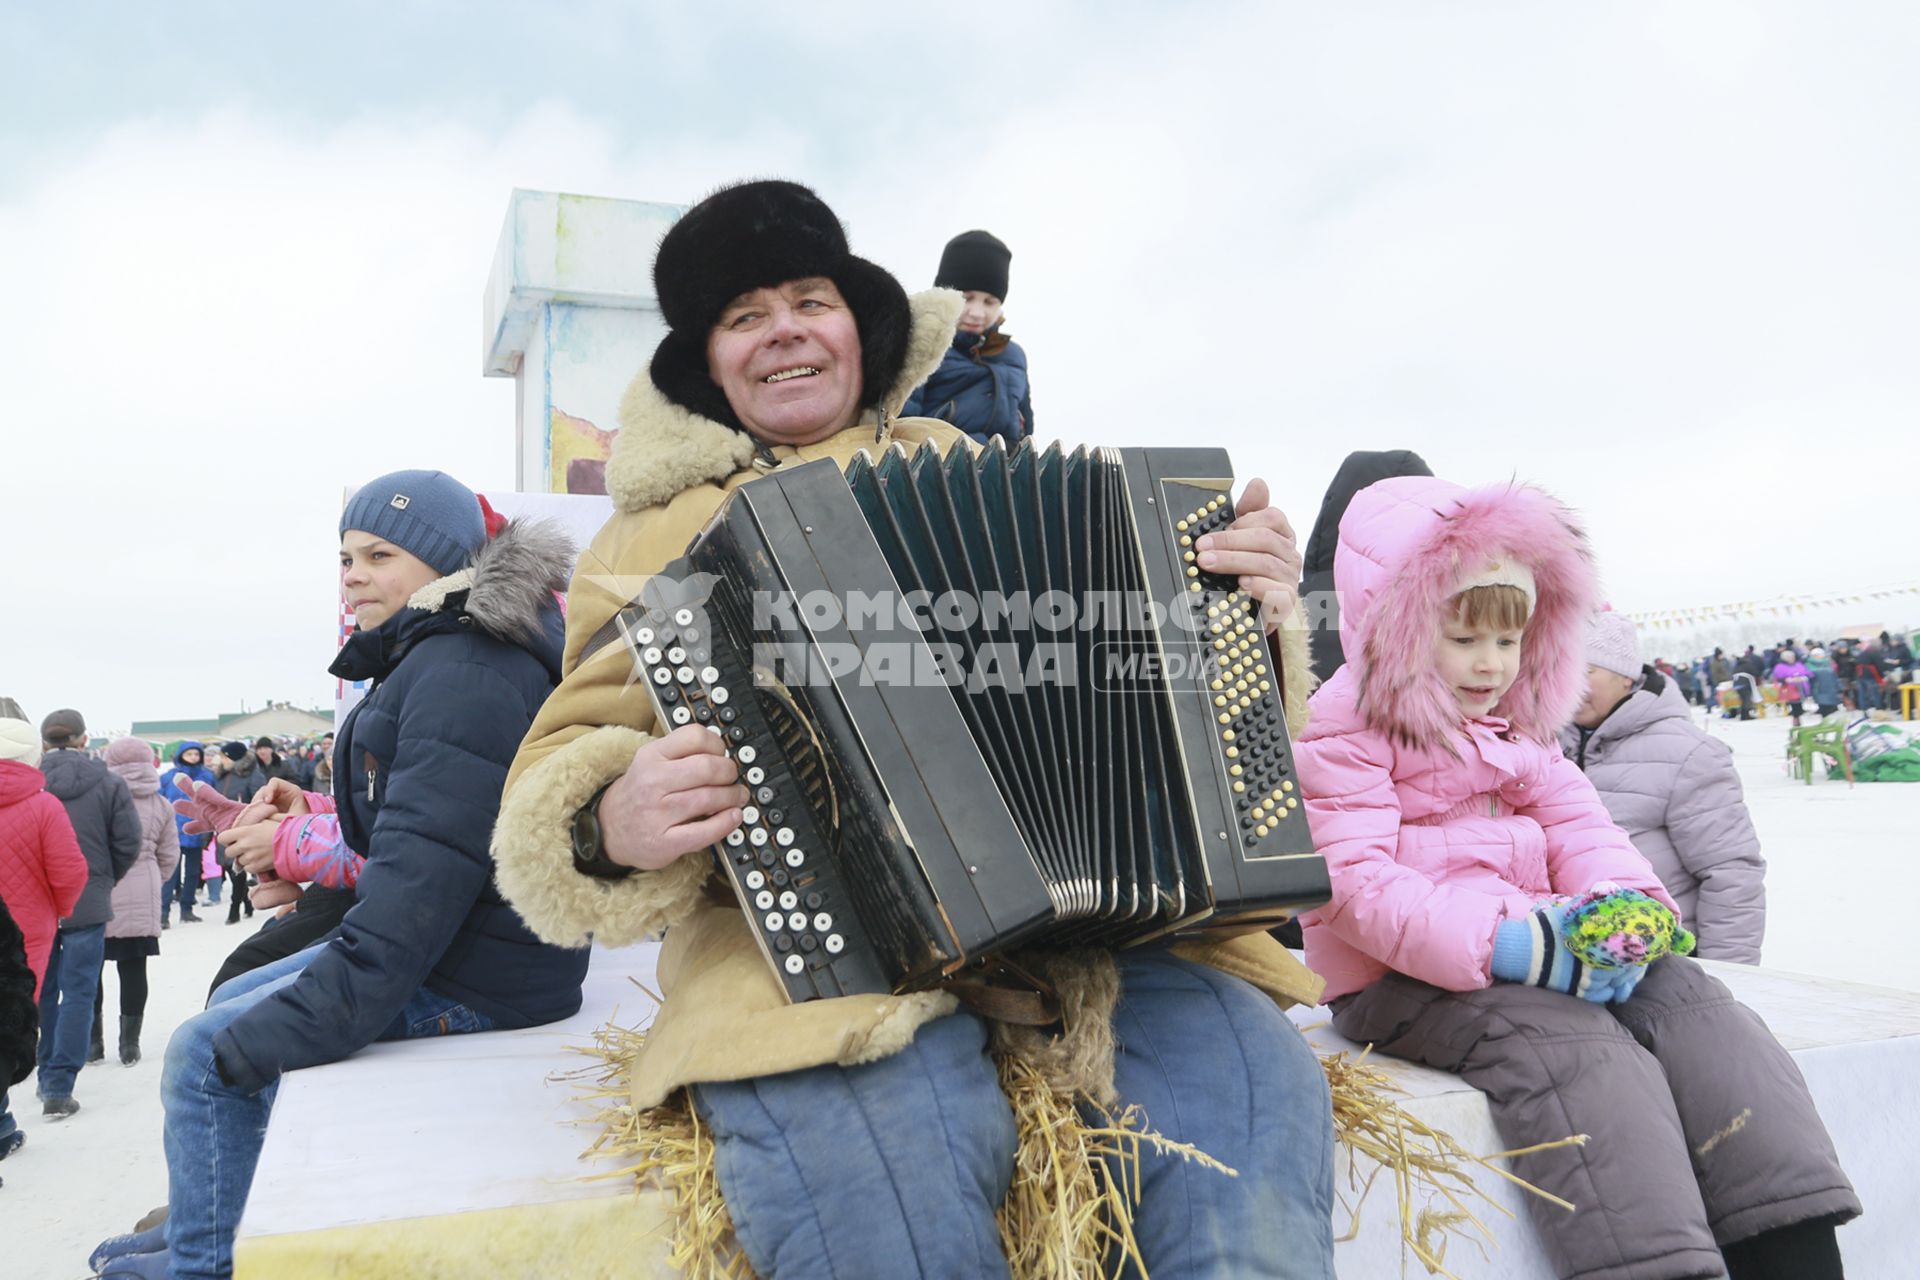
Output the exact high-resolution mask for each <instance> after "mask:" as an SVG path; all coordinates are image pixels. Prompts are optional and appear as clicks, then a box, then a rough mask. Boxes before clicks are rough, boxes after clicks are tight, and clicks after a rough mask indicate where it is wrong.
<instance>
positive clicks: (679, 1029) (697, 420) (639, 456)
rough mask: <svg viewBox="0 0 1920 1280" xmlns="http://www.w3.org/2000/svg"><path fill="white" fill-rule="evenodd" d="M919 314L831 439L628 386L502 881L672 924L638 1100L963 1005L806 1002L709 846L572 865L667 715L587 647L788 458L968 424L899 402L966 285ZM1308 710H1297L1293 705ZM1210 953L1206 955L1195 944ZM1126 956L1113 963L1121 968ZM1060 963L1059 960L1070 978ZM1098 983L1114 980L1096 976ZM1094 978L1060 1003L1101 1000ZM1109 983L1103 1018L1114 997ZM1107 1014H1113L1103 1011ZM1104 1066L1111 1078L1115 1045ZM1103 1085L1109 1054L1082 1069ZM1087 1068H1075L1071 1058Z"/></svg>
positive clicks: (818, 1056) (945, 1000)
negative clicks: (900, 353)
mask: <svg viewBox="0 0 1920 1280" xmlns="http://www.w3.org/2000/svg"><path fill="white" fill-rule="evenodd" d="M912 309H913V330H912V338H911V340H910V343H909V349H908V354H907V360H906V363H905V366H904V368H903V369H902V372H901V377H900V379H899V381H898V383H897V384H896V385H895V386H894V387H893V388H891V389H890V391H889V393H888V394H887V395H885V396H884V397H882V400H881V404H880V413H879V414H878V416H876V415H874V414H871V413H870V414H868V415H866V416H864V417H863V418H862V419H861V420H860V421H859V422H858V423H856V424H855V425H854V426H852V427H849V428H848V429H846V430H845V431H842V432H839V433H838V434H836V435H833V436H829V437H828V438H827V439H825V440H822V441H820V442H818V443H815V444H810V445H803V446H800V447H798V448H795V447H792V446H787V445H779V446H775V447H773V449H772V450H771V454H772V458H771V465H765V464H764V463H762V464H757V463H756V462H755V461H754V457H753V453H754V450H753V445H752V442H751V441H750V440H749V439H748V438H747V437H746V436H745V435H743V434H741V433H739V432H737V431H733V430H731V429H729V428H727V427H725V426H722V425H721V424H720V423H717V422H714V421H712V420H710V419H706V418H702V417H698V416H695V415H694V414H692V413H689V412H688V411H687V410H685V409H683V408H681V407H680V406H678V405H676V404H674V403H672V402H670V401H668V400H667V399H666V398H665V397H664V396H662V395H661V394H660V392H659V391H658V390H657V389H656V388H655V387H654V385H653V383H652V381H651V379H650V378H649V377H648V376H647V375H646V374H645V373H644V372H643V373H642V374H641V375H640V376H639V377H638V378H636V379H635V380H634V383H633V385H632V386H631V387H630V388H629V389H628V391H627V394H626V397H625V400H624V402H623V405H622V410H621V431H620V434H619V436H618V437H617V439H616V441H615V444H614V452H613V457H612V459H611V461H610V462H609V464H608V468H607V489H608V492H609V494H610V495H611V496H612V498H613V502H614V506H615V508H616V513H615V515H614V516H613V518H612V519H611V520H609V521H608V522H607V524H606V525H605V527H603V528H602V529H601V530H600V533H599V535H598V536H597V537H595V539H594V541H593V545H592V546H591V547H589V548H588V550H587V551H586V552H585V554H583V555H582V556H581V559H580V564H579V567H578V569H577V571H576V572H575V574H574V578H573V584H572V586H571V588H570V589H569V592H568V611H567V648H566V678H565V680H564V681H563V682H562V683H561V685H560V687H559V689H557V690H555V692H554V695H553V697H552V698H550V699H548V701H547V704H546V706H545V707H544V708H542V710H541V712H540V715H539V718H538V719H537V720H536V721H535V722H534V725H533V728H532V730H531V732H529V733H528V735H527V739H526V742H525V744H524V745H523V746H522V748H521V751H520V755H519V757H518V758H517V759H516V760H515V761H514V766H513V772H512V774H511V776H510V777H509V778H508V780H507V793H506V797H505V799H504V800H503V801H502V804H501V809H500V822H499V825H498V827H497V828H496V831H495V835H494V860H495V863H496V865H497V866H498V868H499V877H500V886H501V888H502V890H503V891H504V892H505V893H506V895H507V897H508V898H509V900H511V901H512V902H513V904H514V906H515V908H516V909H518V910H519V912H520V914H521V915H522V916H523V917H524V918H525V919H526V921H527V923H528V924H529V925H530V926H532V928H533V929H534V931H535V932H536V933H538V934H539V935H540V936H541V937H543V938H547V939H549V940H551V941H554V942H557V943H561V944H562V945H570V946H578V945H582V944H584V943H585V942H586V941H587V939H588V938H589V936H591V937H592V938H593V939H594V940H595V941H597V942H599V943H600V944H601V945H603V946H626V945H629V944H631V943H634V942H637V941H639V940H641V939H642V938H645V937H647V936H648V935H650V934H654V933H658V932H660V931H661V930H663V929H664V930H666V937H665V941H664V945H663V947H662V951H661V955H660V962H659V969H658V977H659V981H660V989H661V992H662V994H663V995H664V997H665V1001H664V1004H663V1006H662V1008H661V1011H660V1013H659V1016H658V1017H657V1018H656V1019H655V1021H654V1023H653V1024H652V1026H651V1028H650V1029H649V1032H648V1036H647V1042H646V1045H645V1047H644V1048H643V1049H642V1050H641V1051H640V1053H639V1055H638V1057H637V1058H636V1060H635V1062H634V1064H633V1088H632V1094H633V1101H634V1104H635V1105H636V1106H641V1107H646V1106H652V1105H654V1104H656V1103H658V1102H660V1101H662V1100H663V1099H664V1098H665V1097H666V1096H667V1095H668V1094H669V1093H671V1092H672V1091H673V1090H674V1089H676V1088H678V1087H680V1086H682V1085H686V1084H692V1083H696V1082H702V1081H715V1080H739V1079H749V1078H753V1077H757V1076H763V1075H772V1074H776V1073H779V1072H785V1071H794V1070H798V1069H801V1068H804V1067H812V1066H819V1065H822V1064H825V1063H839V1064H841V1065H852V1064H855V1063H861V1062H868V1061H873V1060H876V1059H879V1058H883V1057H886V1056H887V1055H889V1054H892V1053H895V1052H897V1051H898V1050H900V1049H901V1048H903V1047H904V1046H905V1045H906V1044H907V1043H908V1042H909V1041H911V1040H912V1038H913V1033H914V1031H915V1029H916V1028H918V1027H919V1026H920V1025H921V1024H923V1023H925V1022H927V1021H929V1020H931V1019H933V1018H936V1017H939V1016H941V1015H943V1014H946V1013H949V1012H951V1011H952V1010H953V1009H954V1008H955V1007H956V1003H955V1000H954V997H953V996H952V995H951V994H950V993H947V992H944V991H926V992H912V993H907V994H903V995H863V996H848V997H842V998H839V999H832V1000H816V1001H811V1002H808V1003H805V1004H797V1005H789V1004H788V1003H787V1002H786V998H785V994H784V992H783V990H782V988H781V987H780V985H779V983H778V982H777V981H775V979H774V977H773V975H772V974H771V973H770V972H769V971H768V968H767V964H766V961H765V960H764V959H763V958H762V957H761V956H760V954H759V952H758V950H757V948H756V946H755V944H754V941H753V937H752V934H751V933H750V932H749V930H748V928H747V924H746V919H745V917H744V915H743V914H742V912H741V910H740V908H739V906H738V905H737V904H736V903H735V902H734V901H733V898H732V894H731V893H730V892H729V891H727V890H726V888H725V885H724V882H723V881H719V880H717V879H715V878H714V877H713V872H712V862H711V860H710V859H709V858H706V857H704V856H694V857H686V858H681V859H679V860H678V861H676V862H674V863H672V864H671V865H669V866H667V867H665V868H662V869H661V870H658V871H652V872H640V873H637V874H634V875H632V876H629V877H628V878H626V879H624V880H619V881H607V880H599V879H594V878H592V877H589V876H586V875H583V874H581V873H580V872H579V871H578V870H576V869H575V868H574V865H573V852H572V836H571V830H572V822H573V819H574V815H575V814H576V813H578V812H579V810H580V809H581V807H582V806H583V805H585V804H586V803H587V801H588V800H589V799H590V798H591V797H592V796H593V794H594V793H595V792H596V791H598V790H599V789H600V788H601V787H602V786H604V785H606V784H607V783H609V782H611V781H613V780H614V779H615V778H617V777H619V776H620V775H621V774H622V773H624V772H625V771H626V769H627V766H628V765H629V764H630V763H631V762H632V760H633V754H634V752H635V751H636V750H637V749H639V747H641V746H642V745H643V744H645V743H646V742H647V741H648V739H649V736H650V735H651V734H652V733H653V731H654V719H653V712H652V706H651V703H650V701H649V699H648V697H647V695H646V693H645V691H644V690H641V689H637V688H631V687H629V686H630V683H631V675H632V663H631V660H630V659H629V658H628V657H627V655H626V653H625V652H624V650H623V649H622V647H621V646H619V645H609V646H606V647H604V648H602V649H599V650H598V651H597V652H595V653H594V654H593V655H592V656H591V657H590V658H589V659H588V660H587V661H585V662H582V661H581V653H582V650H583V649H584V648H585V647H586V645H587V643H588V641H589V640H590V639H591V638H592V637H594V636H595V635H596V634H597V633H599V632H600V631H601V630H602V628H603V627H604V626H605V625H606V624H607V622H608V621H609V620H610V619H611V618H612V617H613V616H614V615H615V614H617V613H618V612H619V611H620V610H621V609H623V608H625V607H626V606H627V604H628V602H629V601H630V600H632V599H633V598H634V597H635V596H637V595H638V593H639V589H640V587H641V585H642V584H643V583H644V582H645V581H646V579H647V577H648V575H651V574H653V573H657V572H658V571H659V570H660V569H661V568H662V567H663V566H665V565H666V564H667V562H668V561H670V560H672V559H674V558H675V557H677V556H679V555H680V554H681V553H682V552H683V551H684V550H685V548H686V546H687V544H688V543H689V542H690V541H691V540H692V539H693V537H694V535H695V534H696V533H698V532H699V531H700V529H701V528H702V526H704V525H705V524H706V522H707V521H708V519H709V518H710V517H711V516H712V515H713V514H714V512H715V511H716V510H717V509H718V508H719V507H720V504H721V503H722V501H723V500H724V499H725V498H726V496H727V495H728V494H729V493H731V492H733V491H734V490H735V489H737V488H739V487H740V486H741V485H743V484H746V483H747V482H749V481H751V480H752V479H754V478H755V477H756V476H758V475H762V474H765V470H767V469H771V466H789V465H799V464H802V463H806V462H812V461H815V460H818V459H823V458H824V459H831V460H832V461H833V462H834V463H835V464H836V465H839V466H844V465H845V464H846V463H847V462H849V461H850V460H851V459H852V458H853V456H854V454H855V453H857V452H858V451H860V450H862V449H867V450H878V449H880V448H884V447H886V446H887V445H888V444H889V443H893V442H898V443H900V444H902V445H904V446H905V447H907V448H909V449H912V448H916V447H918V446H919V445H920V444H922V443H923V442H927V441H932V442H933V443H934V444H936V445H937V446H939V447H940V448H943V449H945V448H949V447H952V446H953V445H954V444H956V443H957V442H959V441H961V440H962V439H963V437H962V436H961V435H960V433H959V432H958V431H956V430H955V429H954V428H952V427H951V426H949V425H947V424H946V423H942V422H934V421H931V420H927V419H916V418H907V419H900V418H896V417H894V416H893V415H894V413H895V412H897V410H898V409H899V407H900V405H901V404H902V403H903V402H904V401H905V399H906V397H907V394H908V392H909V391H910V390H911V389H912V388H913V387H914V386H915V385H916V384H918V383H919V382H920V381H921V380H923V379H924V378H926V377H927V375H928V374H930V373H931V372H932V371H933V370H934V368H935V367H936V366H937V365H938V364H939V362H940V360H941V359H942V357H943V356H944V354H945V352H946V350H947V348H948V346H949V345H950V342H951V338H952V334H953V327H954V323H955V321H956V320H957V319H958V317H959V311H960V297H959V295H958V294H956V293H953V292H951V291H950V290H938V289H937V290H931V291H928V292H926V293H922V294H919V295H916V296H915V297H914V299H913V308H912ZM1285 635H1286V636H1287V637H1289V639H1288V640H1287V641H1286V644H1287V646H1290V647H1286V648H1284V650H1283V658H1284V663H1283V667H1282V673H1283V686H1282V687H1283V691H1284V692H1285V693H1286V694H1287V695H1288V699H1289V700H1288V708H1289V711H1290V712H1293V713H1295V714H1296V715H1297V714H1301V713H1303V712H1304V704H1305V698H1306V694H1307V692H1308V686H1307V677H1306V662H1305V648H1306V646H1305V640H1304V636H1303V635H1302V634H1301V633H1299V632H1288V633H1285ZM1296 723H1297V721H1296ZM1204 951H1205V952H1206V954H1205V956H1204V957H1203V958H1206V959H1208V960H1209V961H1210V962H1213V963H1216V964H1217V965H1218V966H1219V967H1221V968H1223V969H1226V970H1227V971H1228V972H1232V973H1235V974H1236V975H1238V976H1240V977H1243V978H1246V979H1247V980H1249V981H1251V982H1253V983H1255V985H1258V986H1261V987H1262V988H1263V989H1265V990H1267V991H1269V992H1270V993H1272V994H1274V995H1275V996H1276V998H1279V999H1285V1000H1303V1001H1306V1002H1309V1003H1310V1002H1312V1001H1313V1000H1314V999H1316V998H1317V997H1318V994H1319V983H1318V982H1317V981H1316V980H1315V979H1314V978H1313V976H1312V975H1311V974H1310V973H1308V972H1306V970H1305V969H1303V968H1301V967H1300V966H1299V964H1298V962H1296V961H1293V960H1292V957H1291V956H1290V955H1289V954H1288V953H1287V952H1286V951H1285V950H1284V949H1283V948H1281V947H1280V946H1279V944H1277V943H1275V942H1273V940H1272V939H1271V938H1269V937H1267V935H1265V934H1257V935H1253V936H1251V937H1246V938H1239V939H1235V940H1233V942H1232V943H1230V944H1224V945H1222V946H1219V947H1211V948H1204ZM1195 954H1197V952H1196V953H1195ZM1111 968H1112V966H1111V964H1110V963H1109V964H1108V965H1107V971H1108V976H1111ZM1057 976H1058V975H1056V977H1057ZM1088 981H1089V982H1090V983H1093V984H1098V982H1099V978H1098V977H1097V976H1094V977H1090V978H1089V979H1088ZM1081 994H1082V993H1079V992H1069V991H1063V992H1062V999H1063V1002H1067V1003H1069V1004H1076V1002H1078V1004H1080V1005H1084V1001H1081V1000H1080V999H1079V997H1080V995H1081ZM1111 996H1112V992H1111V990H1109V992H1108V997H1107V1003H1106V1009H1105V1012H1106V1014H1108V1015H1110V1013H1111ZM1085 1021H1086V1022H1087V1023H1089V1024H1091V1023H1094V1022H1098V1024H1099V1026H1100V1027H1102V1028H1104V1027H1105V1026H1106V1025H1107V1021H1108V1019H1107V1018H1105V1017H1101V1018H1097V1019H1096V1018H1091V1017H1090V1018H1088V1019H1085ZM1106 1053H1107V1061H1106V1063H1105V1066H1104V1074H1105V1078H1106V1079H1107V1080H1109V1081H1110V1079H1111V1045H1110V1041H1109V1042H1107V1048H1106ZM1074 1071H1075V1072H1078V1073H1079V1075H1080V1076H1081V1077H1082V1078H1081V1079H1080V1081H1079V1083H1080V1084H1082V1085H1085V1086H1086V1087H1088V1088H1089V1090H1090V1091H1092V1092H1095V1093H1098V1092H1100V1091H1101V1090H1100V1088H1099V1086H1098V1084H1097V1083H1096V1082H1097V1080H1098V1079H1099V1078H1100V1077H1101V1075H1102V1066H1101V1065H1100V1064H1098V1063H1087V1062H1081V1063H1079V1064H1078V1065H1077V1067H1076V1068H1075V1069H1074ZM1069 1074H1074V1072H1069Z"/></svg>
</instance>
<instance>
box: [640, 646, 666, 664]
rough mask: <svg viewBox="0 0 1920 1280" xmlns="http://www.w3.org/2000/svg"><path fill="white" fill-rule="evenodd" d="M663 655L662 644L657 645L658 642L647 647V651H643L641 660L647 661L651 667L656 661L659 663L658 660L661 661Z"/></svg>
mask: <svg viewBox="0 0 1920 1280" xmlns="http://www.w3.org/2000/svg"><path fill="white" fill-rule="evenodd" d="M661 656H662V655H661V653H660V646H659V645H657V644H656V645H649V646H648V647H647V649H646V651H645V652H643V653H642V654H641V655H640V660H641V661H642V662H644V663H646V664H647V665H648V666H650V667H651V666H653V665H654V664H655V663H657V662H659V661H660V658H661Z"/></svg>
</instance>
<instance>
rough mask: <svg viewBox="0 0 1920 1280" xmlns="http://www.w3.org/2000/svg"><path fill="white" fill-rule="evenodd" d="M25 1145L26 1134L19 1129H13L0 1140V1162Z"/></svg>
mask: <svg viewBox="0 0 1920 1280" xmlns="http://www.w3.org/2000/svg"><path fill="white" fill-rule="evenodd" d="M26 1145H27V1135H26V1133H25V1132H24V1131H22V1130H20V1129H15V1130H14V1131H13V1132H12V1133H10V1134H8V1135H7V1136H6V1137H4V1138H0V1160H5V1159H6V1158H7V1157H8V1156H10V1155H12V1154H13V1153H14V1152H16V1151H18V1150H19V1149H20V1148H21V1147H24V1146H26Z"/></svg>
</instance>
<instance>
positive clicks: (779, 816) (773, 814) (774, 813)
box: [760, 787, 787, 827]
mask: <svg viewBox="0 0 1920 1280" xmlns="http://www.w3.org/2000/svg"><path fill="white" fill-rule="evenodd" d="M760 790H761V792H762V793H764V795H765V798H764V799H762V800H761V801H760V803H761V804H765V803H767V801H768V800H771V799H773V788H772V787H762V788H760ZM786 820H787V815H786V814H785V813H783V812H781V811H780V810H778V809H769V810H767V821H768V823H770V824H771V825H773V826H776V827H777V826H779V825H780V824H781V823H783V822H785V821H786Z"/></svg>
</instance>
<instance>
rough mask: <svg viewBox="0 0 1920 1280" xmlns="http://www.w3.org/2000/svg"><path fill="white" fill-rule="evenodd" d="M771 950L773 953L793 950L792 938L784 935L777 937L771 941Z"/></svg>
mask: <svg viewBox="0 0 1920 1280" xmlns="http://www.w3.org/2000/svg"><path fill="white" fill-rule="evenodd" d="M773 949H774V950H775V951H781V952H786V951H791V950H793V939H792V937H790V936H789V935H787V934H784V933H783V934H781V935H780V936H779V937H777V938H775V939H774V940H773Z"/></svg>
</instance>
